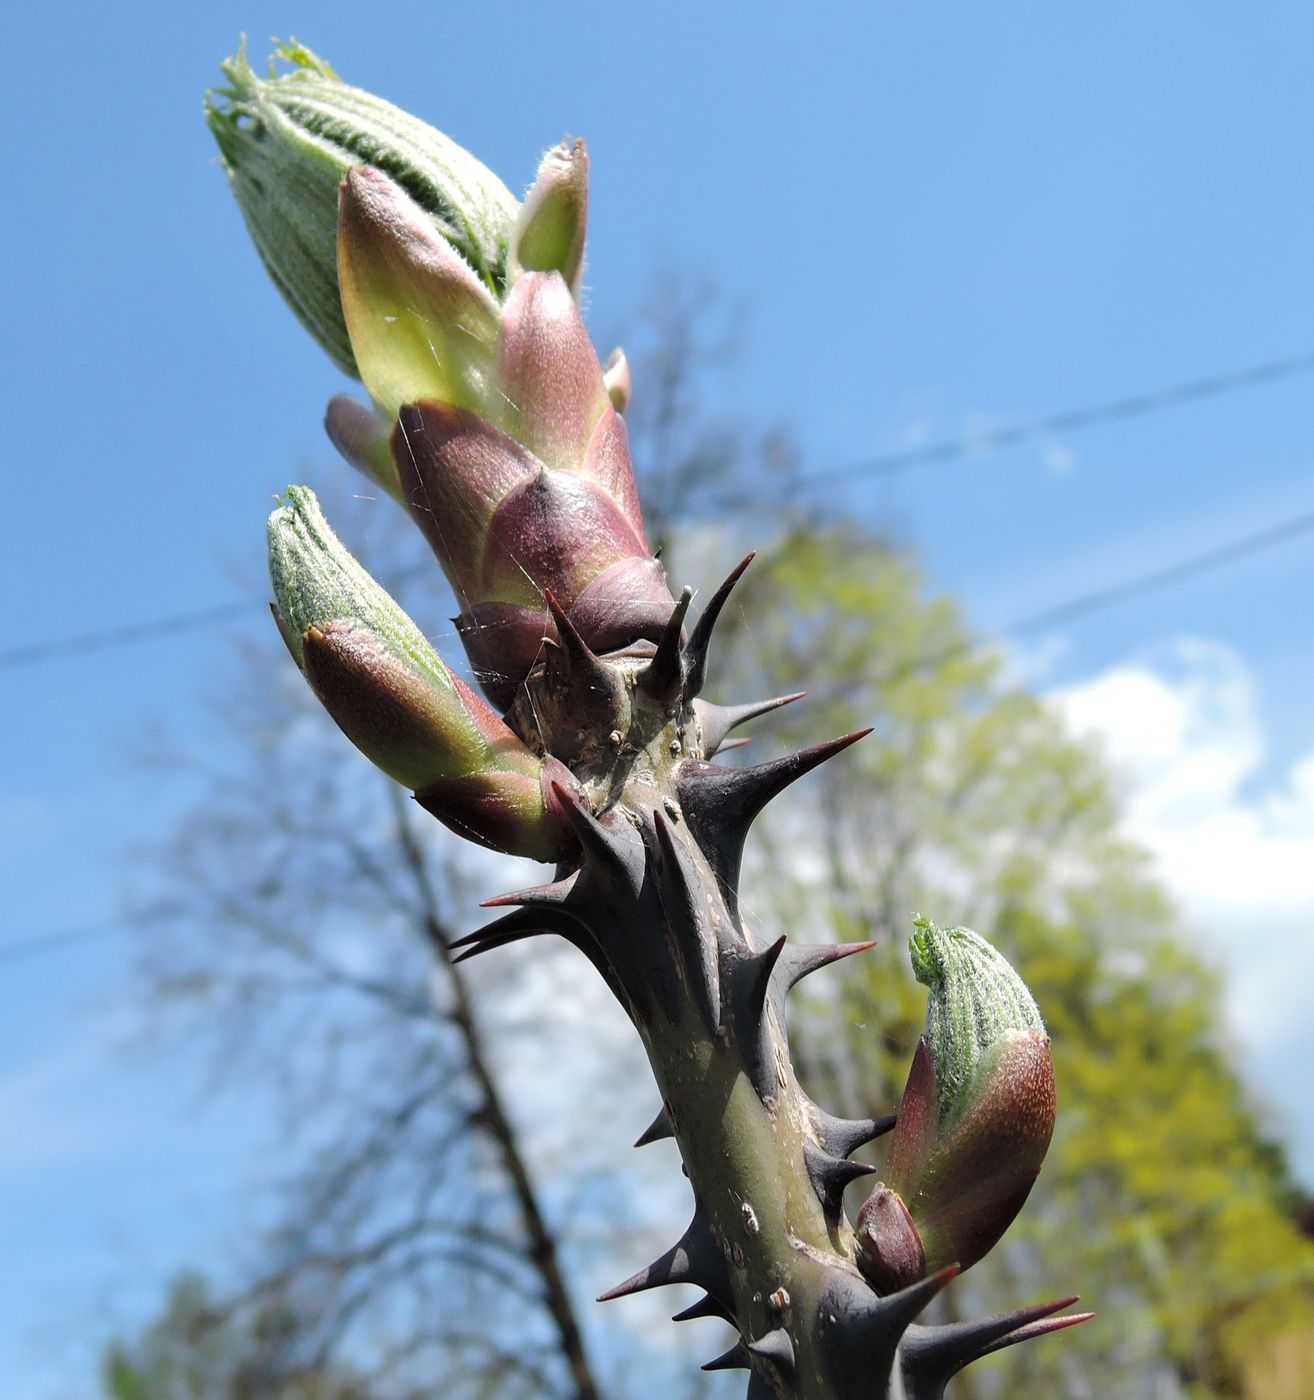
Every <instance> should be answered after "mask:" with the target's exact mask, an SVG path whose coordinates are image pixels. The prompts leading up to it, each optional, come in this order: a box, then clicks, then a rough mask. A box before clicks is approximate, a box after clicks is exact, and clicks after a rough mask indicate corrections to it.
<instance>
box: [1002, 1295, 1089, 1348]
mask: <svg viewBox="0 0 1314 1400" xmlns="http://www.w3.org/2000/svg"><path fill="white" fill-rule="evenodd" d="M1074 1301H1075V1299H1074ZM1094 1316H1095V1314H1094V1313H1093V1312H1084V1313H1065V1314H1064V1315H1063V1316H1062V1317H1047V1318H1044V1319H1043V1320H1041V1321H1037V1322H1029V1323H1027V1325H1026V1326H1025V1327H1019V1328H1018V1329H1017V1330H1016V1331H1015V1332H1010V1333H1009V1334H1008V1336H1006V1337H1001V1338H1000V1339H999V1340H998V1341H997V1342H991V1343H990V1345H989V1346H986V1347H982V1348H981V1350H980V1352H978V1353H977V1355H978V1356H989V1354H990V1353H991V1352H992V1351H1003V1349H1004V1348H1005V1347H1011V1346H1016V1345H1017V1343H1018V1342H1029V1341H1030V1340H1031V1339H1032V1338H1033V1337H1044V1336H1046V1335H1048V1334H1049V1333H1050V1332H1062V1331H1063V1329H1064V1328H1065V1327H1076V1326H1077V1325H1078V1323H1082V1322H1089V1321H1090V1320H1091V1318H1092V1317H1094Z"/></svg>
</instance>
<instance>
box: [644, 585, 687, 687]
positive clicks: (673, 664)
mask: <svg viewBox="0 0 1314 1400" xmlns="http://www.w3.org/2000/svg"><path fill="white" fill-rule="evenodd" d="M692 601H693V589H692V588H686V589H684V590H683V591H682V592H681V594H680V597H679V600H678V601H677V602H676V604H675V608H674V609H673V611H672V612H671V615H670V617H669V618H668V619H667V622H666V627H665V629H664V630H663V632H662V636H661V640H660V641H659V642H658V643H657V650H656V651H655V652H654V653H653V658H652V660H651V661H650V662H649V663H648V664H647V665H646V666H645V667H644V668H643V670H642V671H640V672H639V676H638V685H639V687H640V689H641V690H643V691H644V693H645V694H647V695H651V696H652V697H653V699H654V700H657V701H659V702H660V703H662V704H665V703H666V701H667V700H670V699H671V698H672V697H673V696H674V695H675V693H676V692H677V691H678V690H679V689H680V687H681V686H682V685H683V684H684V665H683V662H682V661H681V650H680V637H681V635H682V634H683V632H684V617H685V614H686V613H687V612H688V611H689V604H690V603H691V602H692Z"/></svg>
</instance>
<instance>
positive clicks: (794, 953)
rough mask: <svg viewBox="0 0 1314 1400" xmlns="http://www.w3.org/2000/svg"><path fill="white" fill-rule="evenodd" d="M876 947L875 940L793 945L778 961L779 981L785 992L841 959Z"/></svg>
mask: <svg viewBox="0 0 1314 1400" xmlns="http://www.w3.org/2000/svg"><path fill="white" fill-rule="evenodd" d="M875 946H876V941H875V939H870V940H868V941H867V942H866V943H803V944H794V945H792V946H791V947H789V948H787V949H786V950H785V953H784V956H783V957H782V958H781V960H780V973H779V976H780V980H781V981H782V982H783V983H784V988H785V990H786V991H788V989H789V988H790V987H794V986H797V985H798V983H800V982H801V981H802V980H803V979H804V978H805V977H810V976H811V975H812V974H813V973H814V972H816V971H818V970H819V969H820V968H823V967H829V966H830V965H831V963H835V962H839V961H840V959H841V958H848V957H852V956H853V954H854V953H865V952H866V951H867V949H868V948H874V947H875Z"/></svg>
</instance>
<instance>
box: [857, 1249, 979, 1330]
mask: <svg viewBox="0 0 1314 1400" xmlns="http://www.w3.org/2000/svg"><path fill="white" fill-rule="evenodd" d="M961 1272H962V1270H961V1268H960V1266H959V1265H957V1264H946V1265H945V1266H944V1268H943V1269H941V1270H940V1271H939V1272H938V1273H934V1274H930V1275H928V1276H927V1277H926V1278H924V1279H921V1280H920V1281H919V1282H917V1283H910V1284H909V1285H908V1287H907V1288H901V1289H900V1290H899V1291H898V1292H897V1293H890V1294H888V1295H887V1296H886V1297H884V1298H882V1299H881V1300H880V1302H879V1304H878V1307H877V1315H878V1316H879V1317H880V1319H881V1320H882V1322H883V1323H885V1324H886V1325H887V1326H889V1327H891V1328H893V1330H894V1331H895V1332H896V1333H899V1332H902V1331H904V1330H905V1329H906V1328H907V1326H908V1324H909V1323H911V1322H912V1320H913V1319H914V1318H915V1317H916V1316H917V1314H918V1313H920V1312H921V1311H922V1309H923V1308H924V1307H926V1305H927V1304H928V1303H929V1302H930V1301H931V1299H932V1298H934V1297H935V1295H936V1294H937V1293H939V1292H940V1291H941V1289H943V1288H944V1287H945V1286H946V1284H949V1283H951V1282H952V1281H953V1280H954V1279H955V1278H957V1277H958V1275H959V1274H960V1273H961Z"/></svg>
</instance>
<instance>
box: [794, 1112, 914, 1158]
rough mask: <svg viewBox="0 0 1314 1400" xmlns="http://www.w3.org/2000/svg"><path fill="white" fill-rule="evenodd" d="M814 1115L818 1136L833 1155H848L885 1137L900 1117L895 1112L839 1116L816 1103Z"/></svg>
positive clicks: (823, 1145)
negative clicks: (872, 1115)
mask: <svg viewBox="0 0 1314 1400" xmlns="http://www.w3.org/2000/svg"><path fill="white" fill-rule="evenodd" d="M812 1116H813V1123H814V1126H815V1128H816V1132H817V1137H818V1139H819V1140H820V1142H821V1145H822V1147H823V1148H825V1150H826V1151H827V1152H829V1153H830V1155H831V1156H832V1157H847V1156H848V1155H849V1153H850V1152H856V1151H857V1150H858V1148H860V1147H862V1146H863V1145H864V1144H865V1143H869V1142H874V1141H875V1140H876V1139H877V1138H878V1137H884V1135H885V1134H886V1133H888V1132H889V1131H890V1129H891V1128H893V1127H894V1125H895V1122H896V1121H897V1119H898V1115H897V1114H894V1113H890V1114H887V1115H886V1116H885V1117H884V1118H837V1117H836V1116H835V1115H834V1114H833V1113H827V1112H826V1111H825V1109H822V1108H818V1107H817V1106H816V1105H815V1104H813V1105H812Z"/></svg>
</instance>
